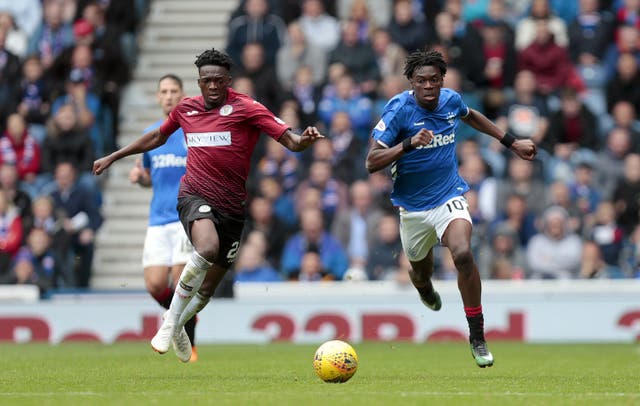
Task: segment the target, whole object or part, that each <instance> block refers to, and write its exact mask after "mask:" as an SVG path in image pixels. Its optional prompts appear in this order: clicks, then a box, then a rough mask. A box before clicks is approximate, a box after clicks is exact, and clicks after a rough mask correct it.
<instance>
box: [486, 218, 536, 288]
mask: <svg viewBox="0 0 640 406" xmlns="http://www.w3.org/2000/svg"><path fill="white" fill-rule="evenodd" d="M478 271H479V272H480V276H481V277H482V279H524V277H525V274H526V258H525V251H524V249H523V248H522V246H521V245H520V241H519V239H518V234H517V233H516V231H515V230H514V229H513V228H511V226H510V225H508V224H506V223H503V224H501V225H499V226H498V227H497V228H496V229H495V230H494V231H493V232H492V233H491V235H490V236H489V242H488V244H483V245H482V246H481V247H480V250H479V253H478Z"/></svg>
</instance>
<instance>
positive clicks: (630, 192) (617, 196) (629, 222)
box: [612, 154, 640, 236]
mask: <svg viewBox="0 0 640 406" xmlns="http://www.w3.org/2000/svg"><path fill="white" fill-rule="evenodd" d="M612 200H613V203H614V205H615V209H616V219H617V222H618V224H620V226H622V228H623V230H624V232H625V235H627V236H628V235H631V233H632V232H633V230H634V229H635V228H636V226H637V225H638V224H639V223H640V154H629V155H627V156H626V157H625V158H624V172H623V176H622V178H619V179H618V181H617V184H616V186H615V188H614V190H613V195H612Z"/></svg>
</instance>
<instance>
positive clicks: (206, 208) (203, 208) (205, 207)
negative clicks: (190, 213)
mask: <svg viewBox="0 0 640 406" xmlns="http://www.w3.org/2000/svg"><path fill="white" fill-rule="evenodd" d="M198 211H199V212H200V213H209V212H210V211H211V206H208V205H206V204H203V205H202V206H200V207H198Z"/></svg>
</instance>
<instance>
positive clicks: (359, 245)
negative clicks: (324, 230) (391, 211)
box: [331, 180, 383, 269]
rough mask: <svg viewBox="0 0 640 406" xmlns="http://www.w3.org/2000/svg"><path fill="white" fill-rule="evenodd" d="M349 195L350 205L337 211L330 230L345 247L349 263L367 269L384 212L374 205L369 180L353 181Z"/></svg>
mask: <svg viewBox="0 0 640 406" xmlns="http://www.w3.org/2000/svg"><path fill="white" fill-rule="evenodd" d="M349 195H350V205H349V207H346V208H343V209H342V210H340V211H339V212H338V214H337V215H336V217H335V219H334V220H333V224H332V226H331V234H332V235H333V236H335V237H336V238H337V239H338V241H340V244H341V245H342V246H343V247H344V248H345V249H346V251H347V256H348V258H349V267H350V268H352V267H358V268H363V269H364V268H365V267H366V266H367V260H368V257H369V252H370V247H372V246H373V244H374V242H375V240H376V232H377V231H376V230H377V229H378V227H379V225H380V219H381V218H382V215H383V213H382V211H381V210H380V209H379V208H378V207H375V206H374V205H373V199H372V193H371V186H370V185H369V183H368V182H367V181H365V180H357V181H355V182H353V183H352V184H351V186H350V187H349Z"/></svg>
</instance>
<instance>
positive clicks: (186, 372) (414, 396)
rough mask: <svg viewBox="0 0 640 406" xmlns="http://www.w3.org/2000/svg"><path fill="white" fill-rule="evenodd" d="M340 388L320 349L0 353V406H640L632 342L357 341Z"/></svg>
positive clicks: (10, 348) (7, 349)
mask: <svg viewBox="0 0 640 406" xmlns="http://www.w3.org/2000/svg"><path fill="white" fill-rule="evenodd" d="M354 347H355V349H356V351H357V352H358V356H359V358H360V365H359V368H358V372H357V373H356V374H355V376H354V377H353V378H352V379H351V380H350V381H349V382H347V383H345V384H327V383H324V382H322V381H320V379H319V378H318V377H317V376H316V375H315V373H314V371H313V368H312V360H313V354H314V352H315V350H316V348H317V345H292V344H269V345H210V346H200V347H198V354H199V361H198V362H196V363H194V364H181V363H180V362H178V360H177V358H176V357H175V355H174V354H173V353H172V351H171V350H170V352H169V353H167V354H165V355H163V356H160V355H158V354H156V353H154V352H153V351H152V350H151V348H150V347H149V345H148V344H115V345H98V344H61V345H57V346H49V345H43V344H22V345H17V344H16V345H14V344H3V345H0V404H2V405H65V406H68V405H138V404H139V405H149V404H153V405H170V404H173V405H175V404H199V405H200V404H216V405H222V404H228V405H287V404H291V405H305V406H306V405H327V404H336V405H339V404H345V405H346V404H348V405H367V406H371V405H403V406H404V405H471V404H488V405H637V404H640V345H638V344H602V345H595V344H594V345H569V344H563V345H533V344H513V343H490V348H491V351H492V352H493V353H494V355H495V357H496V364H495V365H494V366H493V367H492V368H485V369H480V368H478V367H477V366H476V365H475V363H474V361H473V359H472V358H471V355H470V353H469V347H468V346H467V345H464V344H457V343H456V344H453V343H448V344H422V345H418V344H412V343H363V344H356V345H355V346H354Z"/></svg>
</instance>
